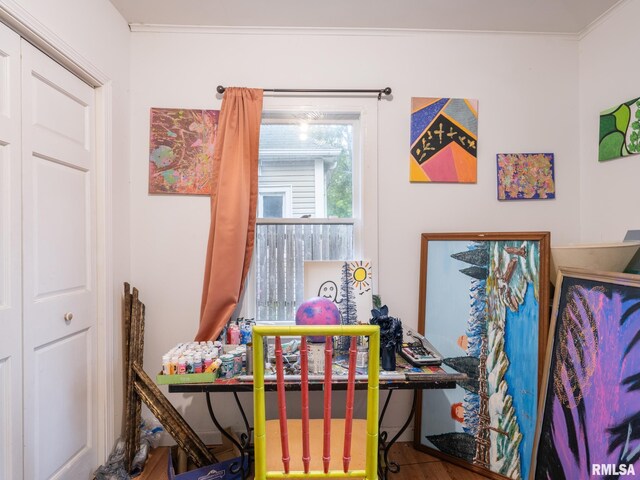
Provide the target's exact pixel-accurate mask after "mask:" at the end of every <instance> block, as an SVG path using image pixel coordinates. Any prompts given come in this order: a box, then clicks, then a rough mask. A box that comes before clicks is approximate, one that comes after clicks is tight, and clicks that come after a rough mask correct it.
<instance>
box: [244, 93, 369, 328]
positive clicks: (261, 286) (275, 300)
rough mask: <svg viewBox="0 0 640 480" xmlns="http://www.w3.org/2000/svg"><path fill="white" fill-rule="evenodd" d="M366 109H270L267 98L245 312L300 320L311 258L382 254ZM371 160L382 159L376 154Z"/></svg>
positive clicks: (265, 319)
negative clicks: (370, 218) (368, 232)
mask: <svg viewBox="0 0 640 480" xmlns="http://www.w3.org/2000/svg"><path fill="white" fill-rule="evenodd" d="M362 117H363V109H362V108H351V109H343V108H338V109H322V110H319V109H304V110H301V109H299V108H294V109H287V108H284V109H277V110H269V109H268V107H267V106H266V105H265V110H264V112H263V117H262V126H261V132H260V152H259V174H258V219H257V222H256V241H255V251H254V256H253V263H252V272H251V275H250V277H249V279H248V282H249V284H248V285H247V293H246V294H245V300H244V308H243V310H242V313H243V314H244V315H245V316H250V317H255V318H256V321H258V322H284V323H293V322H294V321H295V313H296V309H297V307H298V305H299V304H300V303H301V302H302V301H303V300H304V286H303V284H304V261H305V260H352V259H354V258H357V257H359V258H365V257H364V255H367V257H366V258H372V257H373V256H374V252H373V251H371V250H366V249H365V248H364V246H365V243H366V242H363V223H364V222H363V219H364V215H363V208H362V199H363V195H362V182H363V168H362V163H363V151H364V150H366V149H363V142H362V139H363V135H362V132H363V118H362ZM370 161H371V162H372V164H373V165H374V166H375V157H374V158H373V160H370ZM370 170H372V171H373V172H374V173H375V168H374V169H370ZM374 184H375V182H374ZM374 205H375V203H374ZM367 210H371V211H372V212H375V208H371V209H367ZM371 223H372V225H373V226H374V227H375V222H371ZM374 237H375V239H376V240H377V235H374ZM369 243H371V244H372V245H373V244H374V243H375V242H369ZM370 251H371V253H369V252H370Z"/></svg>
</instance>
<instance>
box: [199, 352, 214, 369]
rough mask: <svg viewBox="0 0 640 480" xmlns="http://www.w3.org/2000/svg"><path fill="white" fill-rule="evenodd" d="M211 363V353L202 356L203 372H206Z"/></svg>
mask: <svg viewBox="0 0 640 480" xmlns="http://www.w3.org/2000/svg"><path fill="white" fill-rule="evenodd" d="M212 363H213V355H211V353H205V354H204V364H203V365H202V368H203V371H206V370H207V369H208V368H209V365H211V364H212Z"/></svg>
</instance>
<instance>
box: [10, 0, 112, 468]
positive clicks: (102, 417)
mask: <svg viewBox="0 0 640 480" xmlns="http://www.w3.org/2000/svg"><path fill="white" fill-rule="evenodd" d="M0 22H2V23H4V24H6V25H7V26H9V27H10V28H11V29H13V30H14V31H15V32H17V33H18V34H19V35H20V36H21V37H22V38H24V39H25V40H27V41H28V42H29V43H31V44H33V45H34V46H35V47H36V48H38V49H40V50H41V51H43V52H44V53H46V54H47V55H48V56H49V57H50V58H52V59H53V60H55V61H56V62H57V63H59V64H61V65H62V66H63V67H65V68H66V69H67V70H69V71H70V72H72V73H73V74H74V75H76V76H77V77H79V78H80V79H82V80H83V81H84V82H85V83H87V84H89V85H90V86H92V87H94V88H95V96H96V97H95V98H96V117H95V123H96V132H95V133H96V136H95V144H96V152H95V154H96V162H97V163H96V169H97V170H96V182H97V187H96V202H97V212H96V235H97V239H96V249H97V251H96V263H97V265H96V277H97V284H96V288H97V292H96V293H97V297H98V300H97V316H98V319H97V336H98V338H97V344H98V348H99V349H100V351H99V352H98V372H97V378H98V380H97V383H98V398H97V401H98V412H99V413H98V445H97V448H96V452H97V457H98V464H101V463H103V462H104V460H105V459H106V458H107V456H108V454H109V452H110V450H111V448H112V446H113V444H114V443H115V431H114V430H115V429H114V427H115V425H114V406H115V399H114V398H113V391H114V382H113V377H114V365H113V362H114V360H113V358H114V357H113V355H114V352H115V349H114V346H115V345H114V322H113V321H111V320H112V319H113V314H114V312H113V299H114V291H113V270H112V268H111V265H112V264H113V261H112V260H113V259H112V256H113V242H112V239H111V237H110V236H109V235H108V232H110V231H112V230H111V225H112V218H113V210H112V198H111V169H110V168H109V165H110V164H111V161H112V151H111V145H112V144H113V132H112V128H111V127H112V123H113V119H112V107H113V100H112V89H111V83H110V82H111V79H110V78H109V77H108V76H107V75H106V74H104V73H103V72H102V71H101V70H100V69H98V68H97V67H95V66H94V65H93V64H92V63H91V62H90V61H89V60H87V59H86V58H85V57H83V56H82V55H80V54H79V53H78V52H77V51H76V50H74V49H73V48H71V46H69V45H68V44H67V43H66V42H65V41H64V40H62V39H61V38H60V37H58V36H57V35H56V34H55V33H53V32H52V31H51V30H50V29H49V28H47V27H46V26H45V25H44V24H42V23H41V22H40V21H38V20H37V19H36V18H35V17H33V16H32V15H31V14H29V13H28V12H27V11H26V10H25V9H24V8H23V7H22V6H20V5H19V4H18V3H17V2H15V1H14V0H0Z"/></svg>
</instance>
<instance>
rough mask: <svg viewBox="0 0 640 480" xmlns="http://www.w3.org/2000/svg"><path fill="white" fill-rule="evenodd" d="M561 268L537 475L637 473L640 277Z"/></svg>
mask: <svg viewBox="0 0 640 480" xmlns="http://www.w3.org/2000/svg"><path fill="white" fill-rule="evenodd" d="M560 273H561V276H560V278H561V281H560V283H559V285H556V291H555V297H554V301H553V313H552V318H551V330H550V332H551V335H550V337H549V346H548V348H547V357H546V362H545V369H544V371H545V378H544V381H543V384H542V395H541V396H542V399H543V402H541V410H540V413H539V415H538V427H537V429H536V443H535V445H536V449H535V451H534V464H533V469H534V474H535V475H534V476H533V477H532V478H535V479H545V480H560V479H570V478H571V479H573V478H598V479H600V478H602V479H604V478H619V477H623V478H627V476H629V477H630V478H636V475H638V474H640V280H638V276H636V275H624V274H620V273H598V272H587V271H584V270H578V269H569V268H561V269H560Z"/></svg>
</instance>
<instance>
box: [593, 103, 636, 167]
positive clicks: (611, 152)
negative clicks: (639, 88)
mask: <svg viewBox="0 0 640 480" xmlns="http://www.w3.org/2000/svg"><path fill="white" fill-rule="evenodd" d="M634 153H640V97H639V98H634V99H633V100H629V101H628V102H625V103H623V104H621V105H617V106H615V107H613V108H610V109H608V110H605V111H604V112H600V145H599V147H598V161H599V162H604V161H606V160H612V159H614V158H620V157H626V156H627V155H632V154H634Z"/></svg>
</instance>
